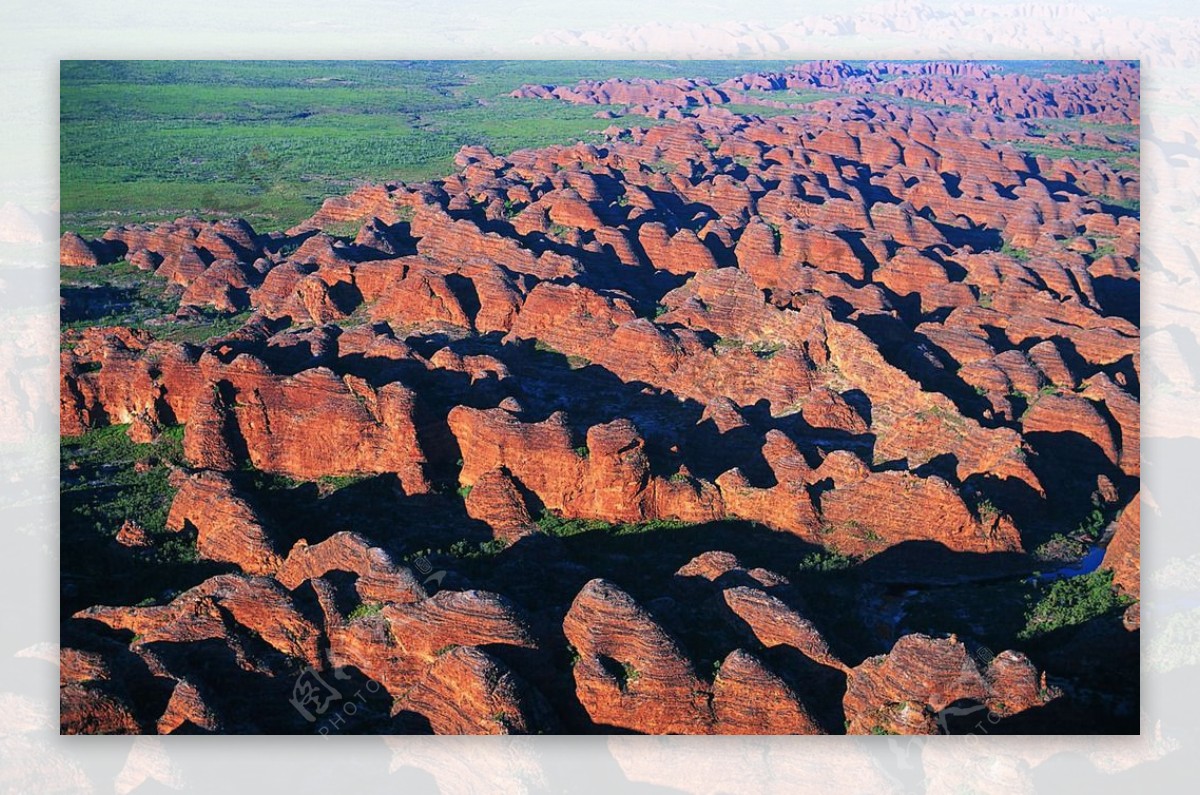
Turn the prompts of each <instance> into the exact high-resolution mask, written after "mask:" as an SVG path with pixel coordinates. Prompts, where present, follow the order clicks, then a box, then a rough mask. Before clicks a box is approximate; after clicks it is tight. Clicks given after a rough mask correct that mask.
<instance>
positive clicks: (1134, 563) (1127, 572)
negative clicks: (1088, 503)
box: [1100, 494, 1142, 599]
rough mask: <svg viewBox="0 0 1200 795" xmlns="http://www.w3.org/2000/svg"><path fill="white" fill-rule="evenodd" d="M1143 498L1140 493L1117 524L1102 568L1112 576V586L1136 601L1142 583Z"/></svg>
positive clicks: (1123, 512) (1124, 510)
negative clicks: (1107, 570)
mask: <svg viewBox="0 0 1200 795" xmlns="http://www.w3.org/2000/svg"><path fill="white" fill-rule="evenodd" d="M1141 510H1142V497H1141V495H1140V494H1138V495H1137V496H1135V497H1134V498H1133V500H1132V501H1131V502H1130V503H1129V504H1128V505H1126V506H1125V507H1124V508H1123V509H1122V510H1121V514H1120V516H1118V517H1117V521H1116V522H1115V524H1114V529H1113V535H1112V538H1111V539H1110V540H1109V542H1108V548H1107V549H1105V550H1104V560H1103V561H1101V563H1100V567H1101V568H1103V569H1109V570H1111V571H1112V573H1113V585H1115V586H1116V587H1117V589H1118V590H1119V591H1120V592H1121V593H1124V594H1126V595H1128V596H1131V597H1133V598H1134V599H1140V598H1141V590H1142V589H1141V581H1142V569H1141V559H1142V549H1141V546H1142V531H1141V525H1142V522H1141Z"/></svg>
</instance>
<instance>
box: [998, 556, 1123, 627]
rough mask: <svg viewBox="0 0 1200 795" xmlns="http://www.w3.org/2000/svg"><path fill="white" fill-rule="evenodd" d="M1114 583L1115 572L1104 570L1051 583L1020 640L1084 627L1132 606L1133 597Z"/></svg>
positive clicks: (1033, 608)
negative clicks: (1063, 629)
mask: <svg viewBox="0 0 1200 795" xmlns="http://www.w3.org/2000/svg"><path fill="white" fill-rule="evenodd" d="M1112 580H1113V573H1112V571H1110V570H1108V569H1101V570H1098V571H1094V572H1092V573H1090V574H1082V575H1080V576H1078V577H1069V578H1067V579H1063V580H1056V581H1055V582H1053V583H1051V584H1050V587H1049V588H1045V589H1042V592H1041V598H1040V599H1039V600H1038V601H1037V602H1036V603H1035V604H1034V605H1033V607H1032V608H1031V609H1030V610H1029V612H1028V613H1027V614H1026V616H1025V618H1026V624H1025V628H1024V629H1023V630H1021V632H1020V633H1019V637H1020V638H1022V639H1023V640H1028V639H1031V638H1035V637H1038V636H1039V635H1045V634H1046V633H1049V632H1053V631H1054V630H1056V629H1061V628H1063V627H1072V626H1076V625H1079V624H1083V623H1084V622H1086V621H1091V620H1092V619H1094V618H1099V617H1100V616H1104V615H1108V614H1111V613H1115V612H1117V611H1119V610H1121V609H1123V608H1124V607H1126V606H1128V605H1130V604H1132V602H1133V600H1132V599H1131V598H1129V597H1127V596H1123V595H1120V594H1118V593H1117V592H1116V590H1115V589H1114V588H1113V582H1112Z"/></svg>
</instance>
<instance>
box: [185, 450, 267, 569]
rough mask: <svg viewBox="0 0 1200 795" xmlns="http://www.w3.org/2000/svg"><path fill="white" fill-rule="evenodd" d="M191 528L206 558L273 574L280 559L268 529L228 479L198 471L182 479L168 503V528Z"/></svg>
mask: <svg viewBox="0 0 1200 795" xmlns="http://www.w3.org/2000/svg"><path fill="white" fill-rule="evenodd" d="M186 528H190V529H194V530H195V531H196V533H197V542H196V550H197V552H198V553H199V554H200V557H202V558H205V559H206V560H216V561H222V562H227V563H233V564H236V565H237V566H238V567H239V568H240V569H241V570H242V571H244V572H246V573H247V574H256V575H264V576H265V575H273V574H275V573H276V572H277V571H278V570H279V567H280V564H281V563H282V560H281V558H280V556H279V553H278V552H276V551H275V549H274V544H273V543H272V541H271V538H270V536H269V535H268V534H267V531H266V530H265V529H264V528H263V526H262V525H261V524H260V523H259V521H258V517H257V516H256V515H255V513H254V511H253V510H252V509H251V508H250V506H249V505H247V504H246V501H245V500H243V499H241V498H240V497H238V496H237V495H236V494H235V493H234V491H233V486H232V485H231V484H230V483H229V481H228V479H226V478H224V477H222V476H221V475H219V474H217V473H215V472H201V473H198V474H197V475H194V476H192V477H189V478H187V479H186V480H184V482H183V483H182V485H181V486H180V488H179V491H178V492H176V494H175V500H174V501H173V502H172V503H171V512H170V514H169V515H168V516H167V529H168V530H176V531H178V530H184V529H186Z"/></svg>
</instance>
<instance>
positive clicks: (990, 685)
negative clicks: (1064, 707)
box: [845, 635, 1052, 734]
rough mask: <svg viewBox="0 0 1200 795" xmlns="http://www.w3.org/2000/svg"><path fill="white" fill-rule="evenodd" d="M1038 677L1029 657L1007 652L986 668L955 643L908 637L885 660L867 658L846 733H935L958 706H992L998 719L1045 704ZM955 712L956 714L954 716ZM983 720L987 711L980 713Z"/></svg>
mask: <svg viewBox="0 0 1200 795" xmlns="http://www.w3.org/2000/svg"><path fill="white" fill-rule="evenodd" d="M1051 695H1052V694H1048V693H1045V692H1044V691H1043V692H1039V688H1038V674H1037V671H1036V669H1034V668H1033V666H1032V665H1031V664H1030V663H1029V661H1028V660H1027V659H1026V658H1025V657H1024V655H1022V654H1020V653H1019V652H1012V651H1005V652H1002V653H1000V654H999V655H998V656H996V657H995V659H993V660H992V661H991V662H990V663H989V664H988V665H987V666H986V668H985V669H983V670H981V668H980V665H979V663H978V662H977V661H976V660H975V658H973V657H972V656H971V655H970V654H969V653H968V651H967V649H966V647H965V646H964V645H963V644H961V643H959V642H957V641H955V640H953V639H951V640H935V639H933V638H929V637H926V636H923V635H907V636H905V637H903V638H901V639H900V640H899V641H897V643H896V645H895V647H894V648H893V649H892V650H891V652H889V653H888V654H887V655H885V656H881V657H873V658H871V659H868V660H865V661H864V662H863V663H862V664H861V665H860V666H858V667H856V668H855V669H854V670H853V671H851V673H850V677H849V679H848V680H847V686H846V697H845V709H846V720H847V729H846V730H847V732H849V733H851V734H869V733H878V732H879V730H884V731H886V732H890V733H896V734H934V733H938V732H939V726H938V721H937V718H938V713H939V712H941V711H943V710H945V709H947V708H948V707H950V706H952V705H956V704H957V703H960V702H962V703H964V708H966V707H967V706H969V705H970V704H971V703H974V704H976V705H984V706H987V707H988V709H989V710H990V711H991V712H992V713H995V714H997V715H1000V716H1004V715H1008V714H1012V713H1014V712H1020V711H1021V710H1024V709H1027V708H1029V707H1031V706H1034V705H1038V704H1041V703H1044V702H1045V701H1046V700H1048V699H1049V698H1050V697H1051ZM951 714H953V713H951ZM979 714H980V715H981V716H983V715H985V713H983V712H980V713H979Z"/></svg>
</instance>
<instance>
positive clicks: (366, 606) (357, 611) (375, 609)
mask: <svg viewBox="0 0 1200 795" xmlns="http://www.w3.org/2000/svg"><path fill="white" fill-rule="evenodd" d="M382 610H383V604H382V603H381V602H363V603H362V604H360V605H358V606H357V607H355V608H354V609H353V610H351V611H350V615H349V616H348V618H349V619H350V620H351V621H358V620H359V619H362V618H366V617H367V616H374V615H378V614H379V613H380V612H381V611H382Z"/></svg>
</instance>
